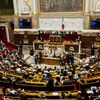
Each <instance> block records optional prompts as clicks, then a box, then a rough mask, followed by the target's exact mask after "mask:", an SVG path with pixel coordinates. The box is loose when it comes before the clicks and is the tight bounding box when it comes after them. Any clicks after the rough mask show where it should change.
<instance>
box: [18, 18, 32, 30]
mask: <svg viewBox="0 0 100 100" xmlns="http://www.w3.org/2000/svg"><path fill="white" fill-rule="evenodd" d="M19 28H32V21H31V19H19Z"/></svg>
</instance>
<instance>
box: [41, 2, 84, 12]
mask: <svg viewBox="0 0 100 100" xmlns="http://www.w3.org/2000/svg"><path fill="white" fill-rule="evenodd" d="M80 11H83V0H40V12H80Z"/></svg>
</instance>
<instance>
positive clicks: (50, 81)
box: [47, 76, 54, 92]
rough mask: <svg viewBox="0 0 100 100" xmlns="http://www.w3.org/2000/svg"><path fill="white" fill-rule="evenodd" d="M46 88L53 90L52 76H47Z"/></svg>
mask: <svg viewBox="0 0 100 100" xmlns="http://www.w3.org/2000/svg"><path fill="white" fill-rule="evenodd" d="M47 89H48V91H50V92H52V91H54V80H53V78H52V76H51V77H50V78H49V80H48V82H47Z"/></svg>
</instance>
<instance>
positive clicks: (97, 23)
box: [90, 19, 100, 29]
mask: <svg viewBox="0 0 100 100" xmlns="http://www.w3.org/2000/svg"><path fill="white" fill-rule="evenodd" d="M90 27H91V29H100V19H95V20H91V23H90Z"/></svg>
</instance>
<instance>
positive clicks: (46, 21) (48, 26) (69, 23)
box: [39, 17, 84, 30]
mask: <svg viewBox="0 0 100 100" xmlns="http://www.w3.org/2000/svg"><path fill="white" fill-rule="evenodd" d="M83 20H84V19H83V17H65V18H63V22H62V18H59V17H56V18H46V17H40V18H39V29H40V30H62V23H63V24H64V30H82V29H83V28H84V26H83Z"/></svg>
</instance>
